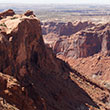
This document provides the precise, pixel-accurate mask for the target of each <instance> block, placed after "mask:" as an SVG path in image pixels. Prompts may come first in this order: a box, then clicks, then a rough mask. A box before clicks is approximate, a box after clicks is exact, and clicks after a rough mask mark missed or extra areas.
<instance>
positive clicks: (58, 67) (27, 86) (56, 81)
mask: <svg viewBox="0 0 110 110" xmlns="http://www.w3.org/2000/svg"><path fill="white" fill-rule="evenodd" d="M40 24H41V23H40V21H39V20H38V19H37V18H36V17H35V15H33V13H32V12H30V11H28V12H26V13H25V14H21V15H13V16H10V15H9V16H7V17H5V18H3V19H1V20H0V72H1V73H0V79H1V80H0V83H1V85H0V89H1V91H0V97H1V98H3V101H4V100H5V101H6V102H7V103H8V104H9V106H12V107H13V109H15V110H17V109H20V110H76V108H80V106H84V108H85V109H87V108H88V105H90V106H92V107H93V108H94V107H95V108H98V106H97V104H96V103H95V102H94V101H93V100H92V99H91V98H90V97H89V95H88V94H87V93H86V92H85V91H84V90H83V89H81V88H80V87H79V86H78V85H77V84H76V83H75V82H74V81H72V80H71V78H70V68H69V65H68V64H66V63H65V62H64V61H62V60H60V59H58V58H56V56H55V55H54V54H53V53H52V50H51V49H50V48H48V47H47V46H46V45H45V44H44V41H43V38H42V32H41V25H40ZM69 25H71V24H69ZM0 103H1V102H0ZM1 104H2V103H1ZM1 104H0V105H1ZM87 104H88V105H87ZM13 105H14V106H13ZM3 106H4V104H2V105H1V107H3ZM8 110H9V109H8Z"/></svg>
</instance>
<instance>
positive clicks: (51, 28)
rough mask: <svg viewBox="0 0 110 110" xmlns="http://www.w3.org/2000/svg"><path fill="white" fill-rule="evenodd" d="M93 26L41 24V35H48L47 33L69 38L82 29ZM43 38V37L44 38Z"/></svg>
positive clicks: (74, 23)
mask: <svg viewBox="0 0 110 110" xmlns="http://www.w3.org/2000/svg"><path fill="white" fill-rule="evenodd" d="M92 26H94V24H93V23H91V22H86V21H85V22H73V23H72V22H68V23H63V22H59V23H57V22H44V23H42V33H43V35H46V36H47V35H48V34H49V33H54V34H57V35H59V36H63V35H66V36H70V35H72V34H74V33H76V32H78V31H80V30H82V29H85V28H86V27H92ZM46 36H45V37H46Z"/></svg>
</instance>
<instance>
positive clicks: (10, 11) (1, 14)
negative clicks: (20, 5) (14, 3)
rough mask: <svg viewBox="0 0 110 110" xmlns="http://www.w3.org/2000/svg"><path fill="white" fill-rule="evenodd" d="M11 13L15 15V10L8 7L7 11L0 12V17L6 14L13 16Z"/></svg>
mask: <svg viewBox="0 0 110 110" xmlns="http://www.w3.org/2000/svg"><path fill="white" fill-rule="evenodd" d="M13 15H15V12H14V11H13V10H12V9H9V10H7V11H4V12H1V13H0V19H2V18H4V17H7V16H13Z"/></svg>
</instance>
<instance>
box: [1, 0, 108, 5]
mask: <svg viewBox="0 0 110 110" xmlns="http://www.w3.org/2000/svg"><path fill="white" fill-rule="evenodd" d="M0 3H43V4H45V3H46V4H50V3H68V4H88V3H89V4H91V3H92V4H110V0H0Z"/></svg>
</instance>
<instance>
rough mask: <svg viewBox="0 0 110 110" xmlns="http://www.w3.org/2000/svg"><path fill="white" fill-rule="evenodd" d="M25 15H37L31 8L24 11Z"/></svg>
mask: <svg viewBox="0 0 110 110" xmlns="http://www.w3.org/2000/svg"><path fill="white" fill-rule="evenodd" d="M24 15H25V16H31V15H33V16H35V15H34V13H33V11H31V10H28V11H26V12H25V13H24Z"/></svg>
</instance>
